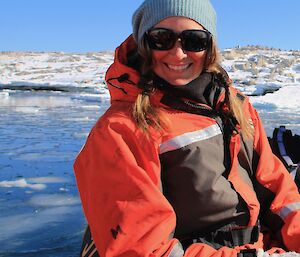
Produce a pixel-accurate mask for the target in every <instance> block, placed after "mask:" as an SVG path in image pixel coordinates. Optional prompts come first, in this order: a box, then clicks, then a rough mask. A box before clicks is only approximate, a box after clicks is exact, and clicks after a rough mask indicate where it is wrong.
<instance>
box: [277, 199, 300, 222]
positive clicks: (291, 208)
mask: <svg viewBox="0 0 300 257" xmlns="http://www.w3.org/2000/svg"><path fill="white" fill-rule="evenodd" d="M296 210H300V202H298V203H291V204H288V205H286V206H285V207H283V208H282V209H281V210H280V211H279V212H278V215H279V216H280V217H281V218H282V219H283V220H284V219H285V218H286V217H287V216H288V215H289V214H290V213H291V212H293V211H296Z"/></svg>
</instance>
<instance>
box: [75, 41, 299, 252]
mask: <svg viewBox="0 0 300 257" xmlns="http://www.w3.org/2000/svg"><path fill="white" fill-rule="evenodd" d="M135 47H136V46H135V43H134V42H133V40H132V38H131V37H130V38H128V39H127V40H126V41H125V42H124V43H123V44H122V45H121V46H120V47H119V48H118V49H117V50H116V53H115V61H114V63H113V64H112V65H111V67H110V68H109V70H108V71H107V74H106V81H108V82H110V83H108V87H109V90H110V94H111V107H110V108H109V109H108V110H107V112H106V113H105V114H104V115H103V116H102V117H101V118H100V119H99V120H98V122H97V123H96V124H95V126H94V127H93V129H92V130H91V132H90V134H89V136H88V139H87V141H86V144H85V145H84V147H83V149H82V150H81V152H80V153H79V155H78V157H77V159H76V161H75V164H74V170H75V175H76V180H77V184H78V189H79V193H80V197H81V201H82V205H83V209H84V213H85V215H86V218H87V221H88V224H89V226H90V228H91V232H92V235H93V239H94V241H95V244H96V246H97V249H98V251H99V253H100V256H101V257H104V256H106V257H116V256H126V257H127V256H128V257H129V256H130V257H131V256H149V257H150V256H188V257H192V256H213V257H217V256H223V257H229V256H230V257H231V256H236V255H237V253H238V252H239V251H240V250H241V249H244V248H264V249H265V250H268V249H266V248H268V247H269V246H268V245H266V244H265V238H266V236H265V235H263V234H262V233H260V237H259V240H258V241H257V242H256V243H255V244H252V245H244V246H239V247H235V248H229V247H222V248H220V249H218V250H216V249H214V248H212V247H211V246H209V245H207V244H204V243H194V244H192V245H190V246H189V247H188V248H187V249H186V251H185V252H184V251H183V250H182V248H181V246H180V244H179V241H178V239H176V238H174V237H173V232H174V230H175V227H176V222H177V220H176V213H175V210H174V208H173V206H172V205H171V204H170V202H169V201H168V200H167V198H166V197H165V196H164V194H163V193H162V188H161V187H162V184H161V169H162V167H161V160H160V154H161V151H162V146H166V145H167V143H168V142H173V141H174V139H176V138H178V137H181V135H186V134H188V133H193V132H196V131H203V130H205V129H208V128H212V127H214V126H215V125H216V122H215V120H214V119H212V118H209V117H204V116H201V115H196V114H191V113H186V112H182V111H178V110H176V111H175V110H172V109H169V108H166V107H165V106H163V105H162V104H161V103H160V99H161V97H162V93H161V92H159V91H157V92H156V93H155V94H153V95H151V102H152V104H153V105H155V106H157V107H161V110H162V112H163V113H164V116H165V117H166V119H167V120H170V121H171V126H169V129H168V130H164V131H163V132H158V131H155V130H154V129H151V128H150V135H151V136H150V137H147V136H145V134H144V133H142V132H141V131H140V130H139V129H138V128H137V126H136V123H135V121H134V120H133V118H132V114H131V113H132V105H133V102H134V101H135V99H136V96H137V94H138V93H139V92H140V89H138V88H137V87H136V84H137V82H138V80H139V74H138V72H137V71H136V70H134V69H132V68H130V67H128V66H126V54H127V52H128V51H130V50H132V49H133V48H135ZM124 73H126V74H128V76H129V77H128V76H123V77H122V76H121V75H122V74H124ZM231 90H232V92H234V89H231ZM244 107H245V110H246V112H247V113H248V115H249V118H251V119H252V122H253V125H254V128H255V134H254V140H253V150H254V151H255V152H256V153H257V154H258V156H259V158H258V163H257V165H256V171H255V177H256V181H257V183H259V185H260V186H261V188H263V190H262V192H265V191H267V192H270V193H272V194H273V195H274V197H272V202H271V203H268V204H267V203H265V202H263V204H264V205H266V206H260V201H261V200H262V201H263V199H260V200H258V196H257V194H256V192H255V191H254V190H253V188H252V187H251V186H250V185H249V183H247V181H245V180H244V179H243V178H242V177H241V176H240V173H239V171H238V170H239V168H238V165H239V164H238V157H237V155H238V152H239V150H240V148H241V138H240V135H239V134H234V135H233V136H232V138H231V142H230V146H229V147H230V156H231V169H230V173H229V177H228V180H229V181H230V183H231V184H232V185H233V188H234V190H235V191H236V192H238V194H239V195H240V196H241V197H242V198H243V200H244V201H245V202H246V204H247V207H248V211H249V215H250V216H249V222H248V224H247V226H249V227H250V226H254V225H255V224H257V220H258V217H259V214H260V211H261V209H262V208H266V209H268V210H270V213H271V214H272V215H273V216H275V217H280V220H281V221H283V223H282V226H281V227H280V229H281V236H282V239H283V242H284V244H285V246H286V248H287V249H288V250H290V251H296V252H300V244H299V240H300V195H299V193H298V190H297V187H296V185H295V183H294V182H293V180H292V178H291V177H290V175H289V174H288V172H287V170H286V169H285V168H284V166H283V165H282V163H281V162H280V161H279V160H278V159H277V158H276V157H275V156H274V155H273V154H272V151H271V149H270V147H269V143H268V140H267V137H266V135H265V132H264V129H263V127H262V124H261V121H260V119H259V116H258V114H257V112H256V110H255V109H254V108H253V107H252V105H251V104H250V103H249V102H248V99H247V98H246V99H245V101H244ZM149 138H150V139H149ZM262 194H264V193H262ZM203 208H205V206H203ZM272 215H271V216H272ZM271 216H270V217H271ZM272 222H273V221H270V226H272V225H274V226H275V225H276V224H275V222H274V223H272Z"/></svg>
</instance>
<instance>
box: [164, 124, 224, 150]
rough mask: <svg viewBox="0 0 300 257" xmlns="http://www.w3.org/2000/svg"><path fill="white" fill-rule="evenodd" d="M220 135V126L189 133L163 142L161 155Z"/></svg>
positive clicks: (216, 125)
mask: <svg viewBox="0 0 300 257" xmlns="http://www.w3.org/2000/svg"><path fill="white" fill-rule="evenodd" d="M220 134H222V131H221V129H220V127H219V125H218V124H215V125H212V126H209V127H207V128H205V129H201V130H197V131H193V132H188V133H185V134H182V135H179V136H177V137H174V138H172V139H170V140H167V141H166V142H163V143H162V144H161V145H160V153H161V154H162V153H166V152H169V151H173V150H176V149H179V148H181V147H184V146H187V145H189V144H191V143H195V142H198V141H202V140H206V139H209V138H211V137H214V136H217V135H220Z"/></svg>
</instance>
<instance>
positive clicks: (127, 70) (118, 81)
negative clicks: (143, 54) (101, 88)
mask: <svg viewBox="0 0 300 257" xmlns="http://www.w3.org/2000/svg"><path fill="white" fill-rule="evenodd" d="M135 49H137V44H136V43H135V41H134V39H133V36H132V35H131V36H129V37H128V38H127V39H126V40H125V41H124V42H123V43H122V44H121V45H120V46H119V47H118V48H117V49H116V51H115V56H114V62H113V63H112V64H111V66H110V67H109V68H108V70H107V72H106V75H105V81H106V83H107V86H108V90H109V92H110V97H111V102H113V101H128V102H134V101H135V99H136V97H137V95H138V94H139V93H140V92H141V91H142V90H141V89H139V88H138V87H137V83H138V81H139V79H140V74H139V72H138V71H137V70H135V69H134V68H131V67H129V66H128V65H127V62H128V60H127V56H128V53H130V52H132V51H134V50H135Z"/></svg>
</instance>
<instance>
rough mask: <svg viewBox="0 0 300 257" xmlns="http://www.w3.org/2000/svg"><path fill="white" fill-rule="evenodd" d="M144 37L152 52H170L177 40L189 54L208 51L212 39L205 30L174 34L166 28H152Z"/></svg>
mask: <svg viewBox="0 0 300 257" xmlns="http://www.w3.org/2000/svg"><path fill="white" fill-rule="evenodd" d="M145 35H146V40H147V42H148V45H149V47H150V48H151V49H153V50H161V51H165V50H170V49H172V48H173V47H174V45H175V44H176V42H177V40H178V38H179V39H180V43H181V47H182V49H183V50H185V51H190V52H201V51H204V50H206V49H208V48H209V46H210V44H211V37H212V36H211V34H210V33H209V32H208V31H207V30H198V29H189V30H184V31H182V32H181V33H176V32H175V31H173V30H171V29H166V28H153V29H150V30H148V31H147V32H146V34H145Z"/></svg>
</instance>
